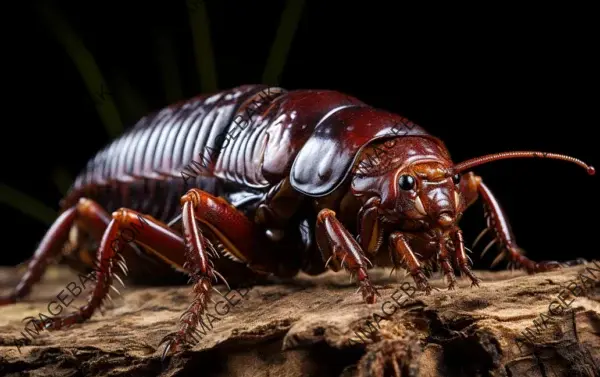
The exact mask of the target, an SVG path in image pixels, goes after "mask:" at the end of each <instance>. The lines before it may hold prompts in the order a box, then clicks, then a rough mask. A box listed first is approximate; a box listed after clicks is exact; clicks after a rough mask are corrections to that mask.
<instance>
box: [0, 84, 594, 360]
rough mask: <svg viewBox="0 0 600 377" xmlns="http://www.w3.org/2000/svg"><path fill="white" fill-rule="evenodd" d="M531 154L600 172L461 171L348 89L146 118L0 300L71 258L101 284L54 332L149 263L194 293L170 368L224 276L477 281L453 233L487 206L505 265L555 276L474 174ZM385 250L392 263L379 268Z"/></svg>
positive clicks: (57, 320) (93, 175)
mask: <svg viewBox="0 0 600 377" xmlns="http://www.w3.org/2000/svg"><path fill="white" fill-rule="evenodd" d="M531 157H539V158H546V159H557V160H564V161H569V162H573V163H575V164H577V165H580V166H582V167H584V168H585V169H587V172H588V173H589V174H590V175H593V174H594V173H595V170H594V168H593V167H591V166H588V165H586V164H585V163H583V162H582V161H580V160H578V159H575V158H573V157H569V156H564V155H559V154H553V153H545V152H529V151H523V152H521V151H516V152H505V153H497V154H491V155H487V156H483V157H478V158H474V159H471V160H468V161H465V162H461V163H458V164H455V163H454V162H453V161H452V159H451V158H450V154H449V152H448V150H447V149H446V147H445V145H444V143H443V142H442V141H441V140H439V139H438V138H436V137H434V136H432V135H430V134H429V133H427V132H426V131H425V130H424V129H423V128H422V127H420V126H419V125H417V124H415V123H413V122H411V121H410V120H408V119H406V118H404V117H402V116H399V115H396V114H393V113H390V112H387V111H384V110H381V109H377V108H374V107H371V106H369V105H367V104H365V103H363V102H361V101H359V100H358V99H356V98H353V97H351V96H349V95H346V94H343V93H340V92H337V91H329V90H293V91H287V90H285V89H282V88H274V87H268V86H263V85H247V86H240V87H237V88H233V89H231V90H227V91H223V92H219V93H216V94H211V95H203V96H198V97H194V98H191V99H189V100H186V101H183V102H180V103H177V104H174V105H171V106H169V107H166V108H164V109H161V110H159V111H156V112H154V113H152V114H151V115H148V116H146V117H144V118H142V119H141V120H139V121H138V122H137V123H136V124H135V125H134V126H133V127H132V128H131V129H130V130H128V131H127V132H126V133H125V134H124V135H122V136H121V137H120V138H118V139H116V140H114V141H113V142H112V143H110V144H109V145H108V146H106V147H105V148H104V149H102V150H101V151H100V152H99V153H97V154H96V156H95V157H93V158H92V159H91V160H90V161H89V163H88V165H87V167H86V168H85V169H84V170H83V172H82V173H81V174H80V175H79V176H78V178H77V179H76V181H75V182H74V184H73V186H72V188H71V189H70V191H69V193H68V194H67V195H66V196H65V198H64V199H63V200H62V201H61V203H60V206H61V214H60V216H59V217H58V218H57V219H56V221H55V222H54V224H53V225H52V227H51V228H50V229H49V230H48V232H47V234H46V235H45V237H44V238H43V240H42V241H41V243H40V244H39V246H38V248H37V250H36V251H35V254H34V256H33V257H32V258H31V260H30V261H29V263H28V267H27V272H26V273H25V274H24V276H23V277H22V279H21V281H20V283H19V284H18V286H17V287H16V289H15V290H14V292H13V293H11V294H10V295H7V296H3V297H0V304H2V305H6V304H10V303H14V302H16V301H17V300H19V299H22V298H23V297H25V296H26V295H27V294H28V293H29V292H30V290H31V287H32V285H33V284H34V283H36V282H37V281H38V280H39V279H40V277H41V276H42V274H43V272H44V270H45V267H46V266H47V264H48V262H49V261H50V260H54V259H56V258H58V257H59V256H61V255H62V256H65V257H73V256H76V258H74V259H77V260H79V261H80V262H82V263H83V264H84V265H88V266H90V268H91V267H92V266H95V268H96V279H95V282H94V283H95V285H94V288H93V292H92V293H91V295H90V298H89V300H88V302H87V304H86V305H84V306H83V307H82V308H80V310H79V311H78V312H76V313H72V314H70V315H67V316H60V317H53V318H52V319H51V320H50V321H48V322H47V323H44V325H45V327H46V328H48V329H59V328H63V327H66V326H70V325H71V324H74V323H78V322H84V321H85V320H87V319H88V318H90V317H91V316H92V314H93V313H94V312H95V311H96V309H98V308H99V307H100V306H101V305H102V304H103V302H104V301H105V299H107V295H108V292H109V288H110V287H111V286H112V283H113V278H117V277H118V275H115V270H116V267H120V269H121V270H122V271H123V272H124V273H125V272H127V270H128V269H131V270H132V271H135V270H137V269H138V267H139V266H136V265H137V264H143V263H144V262H145V261H147V260H152V261H153V262H154V265H155V266H157V267H156V268H157V269H158V268H159V267H158V266H159V265H158V264H156V261H157V260H158V261H160V262H161V263H164V265H165V266H169V269H170V267H173V268H174V269H175V270H176V271H180V272H182V273H184V274H187V275H189V277H190V279H191V281H193V291H194V294H195V298H194V301H193V302H192V303H191V305H190V307H189V308H188V309H187V310H186V311H185V312H184V315H182V317H181V323H180V328H179V329H178V331H176V332H174V333H172V334H169V335H168V336H167V337H166V338H165V339H164V340H163V342H164V343H166V344H165V349H164V352H163V357H164V356H165V355H166V354H168V353H169V350H171V351H173V350H175V349H177V348H179V346H180V345H184V344H187V343H188V342H189V341H190V340H191V339H192V338H193V336H194V332H195V331H196V326H197V324H198V318H199V316H200V315H201V314H202V313H203V312H204V311H205V310H206V305H207V301H208V300H209V299H210V295H211V293H212V292H211V291H212V288H213V283H214V282H219V281H222V282H224V283H225V284H227V281H225V278H224V277H223V275H228V277H227V279H230V277H235V276H239V275H238V274H237V273H225V272H226V271H239V269H243V270H244V271H248V272H249V273H248V276H278V277H283V278H290V277H293V276H294V275H296V274H297V273H298V272H299V271H304V272H306V273H308V274H312V275H315V274H319V273H322V272H324V271H326V269H327V268H331V269H333V270H335V271H338V270H340V269H342V268H345V269H346V270H348V271H349V272H350V273H351V274H352V275H354V276H356V278H357V284H358V285H359V288H358V289H359V291H360V292H361V293H362V297H363V299H364V301H366V302H367V303H374V302H375V298H376V296H377V295H378V293H377V290H376V289H375V287H374V286H373V285H372V283H371V281H370V279H369V274H368V272H367V271H368V269H369V268H370V267H372V266H373V263H372V262H371V260H373V261H375V262H376V263H375V264H378V265H382V264H384V263H383V262H380V261H381V260H386V261H388V264H389V265H391V266H392V267H394V268H403V269H405V270H406V271H407V272H408V273H410V274H411V275H412V278H413V279H414V281H415V283H416V285H417V287H418V288H419V289H420V290H422V291H425V292H426V294H429V293H430V291H431V286H430V285H429V283H428V280H427V276H426V273H427V269H428V268H436V269H438V268H439V270H440V271H441V272H442V273H443V274H444V275H445V277H446V279H447V284H448V288H449V289H454V287H455V284H456V278H455V271H454V267H456V268H457V269H458V270H460V271H461V272H462V273H464V274H465V275H466V276H467V277H468V278H469V279H470V281H471V282H472V285H478V284H479V282H480V281H479V279H478V278H477V277H476V276H475V275H474V273H473V272H472V271H471V262H470V260H469V257H468V256H467V254H466V252H465V246H464V241H463V234H462V232H461V230H460V228H459V227H458V225H457V224H458V222H459V220H460V218H461V216H462V214H463V212H464V211H465V209H466V208H467V207H468V206H470V205H471V204H473V203H474V202H475V201H476V199H477V198H479V197H481V199H482V201H483V203H484V206H485V209H486V217H487V228H486V230H488V229H489V230H491V231H492V232H493V234H494V235H495V238H494V240H493V241H492V243H493V242H496V244H497V246H499V247H500V250H501V254H500V255H499V256H500V258H497V259H496V261H495V262H497V261H499V260H500V259H501V258H504V257H505V258H507V259H508V260H509V261H510V262H511V263H513V264H514V265H518V266H521V267H524V268H525V269H526V270H527V271H528V272H530V273H535V272H540V271H547V270H550V269H554V268H560V265H559V264H558V263H557V262H540V263H536V262H534V261H532V260H530V259H528V258H526V257H525V256H523V254H522V252H521V250H520V249H519V247H518V246H517V244H516V243H515V239H514V236H513V234H512V232H511V230H510V226H509V224H508V221H507V219H506V216H505V215H504V214H503V211H502V209H501V207H500V205H499V204H498V202H497V201H496V199H495V198H494V196H493V194H492V192H491V191H490V189H489V188H488V187H487V186H486V185H485V184H484V183H483V181H482V179H481V178H480V177H479V176H477V175H475V174H474V173H473V172H470V171H468V170H469V169H471V168H474V167H476V166H478V165H481V164H484V163H488V162H492V161H497V160H501V159H510V158H531ZM132 228H133V229H135V231H132V230H131V229H132ZM126 229H128V230H130V232H131V234H129V235H128V236H127V237H125V232H124V231H125V230H126ZM123 239H125V241H121V240H123ZM478 239H479V237H478ZM492 243H490V244H489V245H488V247H487V248H486V250H485V251H487V249H488V248H489V247H490V246H491V245H492ZM386 250H387V251H388V252H389V258H387V257H385V255H384V257H385V258H383V259H382V258H379V257H380V256H381V255H382V254H384V253H385V251H386ZM485 251H484V252H485ZM142 256H143V258H141V257H142ZM220 256H225V257H226V258H219V257H220ZM72 259H73V258H72ZM370 259H371V260H370ZM125 261H127V264H128V266H129V267H127V265H126V264H125ZM153 268H154V267H153ZM236 269H237V270H236ZM219 271H221V272H223V274H222V273H220V272H219ZM118 280H120V278H118ZM163 342H161V344H162V343H163Z"/></svg>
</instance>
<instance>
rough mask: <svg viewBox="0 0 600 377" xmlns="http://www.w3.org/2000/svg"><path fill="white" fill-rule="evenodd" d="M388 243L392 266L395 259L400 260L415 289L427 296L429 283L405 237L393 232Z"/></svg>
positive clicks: (395, 261) (429, 287) (429, 289)
mask: <svg viewBox="0 0 600 377" xmlns="http://www.w3.org/2000/svg"><path fill="white" fill-rule="evenodd" d="M389 242H390V244H389V246H390V249H391V252H392V256H393V259H394V264H396V265H397V264H398V261H397V260H396V257H400V258H402V259H401V261H402V262H401V264H402V265H403V267H405V268H406V269H407V270H408V271H409V272H410V274H411V275H412V277H413V279H414V281H415V283H416V284H417V288H419V290H422V291H425V294H427V295H428V294H430V293H431V285H429V282H428V281H427V277H426V276H425V273H424V272H423V267H422V266H421V263H420V262H419V260H418V259H417V257H416V256H415V254H414V253H413V252H412V250H411V249H410V246H409V244H408V240H407V239H406V237H405V236H404V235H403V234H402V233H400V232H394V233H392V234H391V235H390V238H389Z"/></svg>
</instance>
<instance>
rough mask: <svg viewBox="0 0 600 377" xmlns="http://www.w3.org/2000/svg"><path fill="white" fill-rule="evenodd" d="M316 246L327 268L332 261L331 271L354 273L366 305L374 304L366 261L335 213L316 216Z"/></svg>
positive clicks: (324, 210)
mask: <svg viewBox="0 0 600 377" xmlns="http://www.w3.org/2000/svg"><path fill="white" fill-rule="evenodd" d="M316 234H317V245H318V246H319V249H320V250H321V253H322V254H323V259H324V260H326V262H325V265H326V266H327V265H328V264H329V262H330V261H333V265H332V269H333V270H334V271H338V270H339V269H340V268H341V267H345V268H347V269H348V270H349V271H350V272H351V273H352V274H354V273H356V276H357V278H358V282H359V285H360V287H359V290H360V291H362V296H363V299H364V300H365V302H367V303H368V304H373V303H375V295H379V293H377V290H376V289H375V287H373V285H372V284H371V281H370V280H369V275H368V274H367V266H366V263H369V261H368V259H367V258H366V257H365V256H364V254H363V252H362V250H361V248H360V246H359V244H358V242H356V240H355V239H354V238H353V237H352V235H351V234H350V233H349V232H348V230H346V228H344V226H343V225H342V224H341V223H340V222H339V220H338V219H337V218H336V217H335V212H333V211H332V210H330V209H322V210H321V211H320V212H319V214H318V216H317V227H316Z"/></svg>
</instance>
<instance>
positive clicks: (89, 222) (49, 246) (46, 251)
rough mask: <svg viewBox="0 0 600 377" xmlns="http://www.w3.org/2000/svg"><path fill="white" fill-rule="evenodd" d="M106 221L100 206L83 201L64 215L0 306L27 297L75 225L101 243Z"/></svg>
mask: <svg viewBox="0 0 600 377" xmlns="http://www.w3.org/2000/svg"><path fill="white" fill-rule="evenodd" d="M109 221H110V216H109V215H108V213H107V212H106V211H105V210H104V209H103V208H102V207H100V205H99V204H97V203H96V202H94V201H92V200H89V199H86V198H82V199H80V200H79V202H78V203H77V204H76V205H75V206H73V207H71V208H69V209H67V210H66V211H64V212H63V213H62V214H61V215H60V216H59V217H58V218H57V219H56V220H55V221H54V223H53V224H52V226H51V227H50V229H49V230H48V232H46V235H45V236H44V238H43V239H42V242H40V244H39V246H38V248H37V250H36V251H35V253H34V255H33V257H32V258H31V259H30V260H29V263H28V265H27V271H26V272H25V274H24V275H23V276H22V277H21V281H20V282H19V284H18V285H17V287H16V288H15V290H14V291H13V293H11V294H9V295H7V296H3V297H0V306H2V305H8V304H12V303H15V302H16V301H17V300H19V299H21V298H23V297H25V296H27V295H28V294H29V292H30V291H31V288H32V287H33V285H34V284H35V283H37V282H38V281H39V280H40V279H41V277H42V275H43V274H44V272H45V270H46V268H47V266H48V264H49V262H51V261H53V260H55V259H56V258H57V257H58V256H59V255H60V254H61V251H62V247H63V246H64V244H65V243H66V241H67V239H68V237H69V231H70V230H71V228H72V227H73V226H74V225H77V226H78V227H81V228H82V229H83V230H84V231H86V232H88V233H89V234H90V235H91V236H92V237H97V238H98V239H100V237H101V235H102V233H103V232H104V230H105V229H106V227H107V226H108V223H109Z"/></svg>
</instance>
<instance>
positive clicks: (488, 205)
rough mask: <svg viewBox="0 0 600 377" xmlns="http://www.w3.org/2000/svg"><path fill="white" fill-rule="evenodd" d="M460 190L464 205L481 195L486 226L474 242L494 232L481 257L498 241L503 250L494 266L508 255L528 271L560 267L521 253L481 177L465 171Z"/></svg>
mask: <svg viewBox="0 0 600 377" xmlns="http://www.w3.org/2000/svg"><path fill="white" fill-rule="evenodd" d="M460 190H461V192H462V195H463V197H464V198H465V199H466V206H469V205H471V204H473V203H474V202H475V201H476V200H477V198H478V197H479V196H481V198H482V200H483V204H484V210H485V213H486V219H487V224H486V225H487V228H486V229H485V230H484V231H483V232H481V234H479V236H478V237H477V239H476V240H475V243H477V242H479V240H480V239H481V238H482V237H483V236H484V235H485V233H486V232H488V231H491V233H493V234H494V236H495V238H494V239H493V240H492V241H491V242H490V243H489V244H488V245H487V246H486V247H485V249H484V251H483V252H482V254H481V256H482V257H483V255H484V254H485V253H486V252H487V250H489V249H490V248H491V247H492V246H493V244H494V243H496V242H499V244H500V246H501V247H502V248H503V250H502V252H501V253H500V254H499V255H498V256H497V257H496V259H495V260H494V261H493V262H492V266H495V265H496V264H497V263H499V262H500V261H501V260H502V259H503V258H505V257H506V256H508V257H509V259H510V261H511V263H514V264H517V265H519V264H520V265H523V266H524V267H525V269H526V270H527V272H529V273H534V272H542V271H548V270H552V269H555V268H557V267H560V265H559V264H558V263H557V262H540V263H536V262H534V261H532V260H530V259H529V258H527V257H525V256H523V255H522V254H521V252H520V248H519V247H518V246H517V244H516V242H515V238H514V235H513V234H512V230H511V228H510V224H509V223H508V220H507V218H506V215H505V214H504V211H503V210H502V208H501V207H500V204H499V203H498V201H497V200H496V198H495V197H494V195H493V194H492V192H491V190H490V189H489V188H488V187H487V186H486V185H485V184H484V183H483V182H482V179H481V177H479V176H477V175H475V174H474V173H473V172H468V173H466V174H465V179H463V180H461V183H460ZM475 243H474V244H473V247H475Z"/></svg>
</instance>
